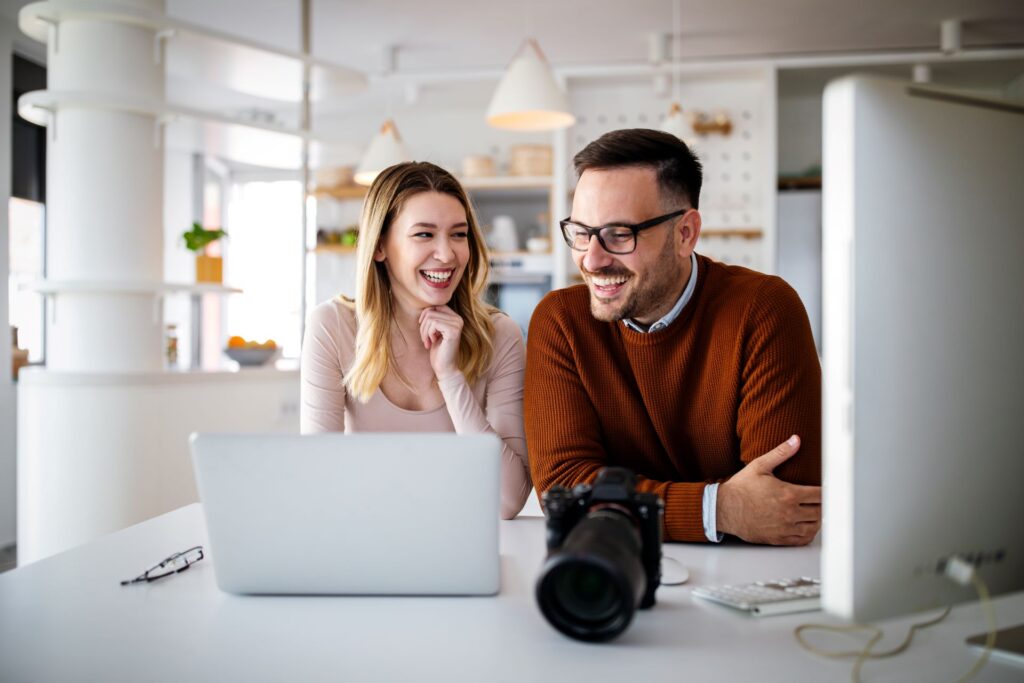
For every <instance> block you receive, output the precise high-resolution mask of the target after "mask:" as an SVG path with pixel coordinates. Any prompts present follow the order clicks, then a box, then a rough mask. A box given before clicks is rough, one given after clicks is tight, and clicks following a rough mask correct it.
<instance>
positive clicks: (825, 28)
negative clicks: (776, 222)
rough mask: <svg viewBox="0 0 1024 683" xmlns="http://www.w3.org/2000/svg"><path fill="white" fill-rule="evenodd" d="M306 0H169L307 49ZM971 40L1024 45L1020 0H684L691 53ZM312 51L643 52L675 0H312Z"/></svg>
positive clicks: (450, 54) (476, 57)
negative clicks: (951, 31) (946, 25)
mask: <svg viewBox="0 0 1024 683" xmlns="http://www.w3.org/2000/svg"><path fill="white" fill-rule="evenodd" d="M299 5H300V3H299V1H298V0H295V1H294V2H288V1H287V0H256V1H253V0H218V1H216V2H211V1H210V0H168V1H167V11H168V13H169V14H172V15H175V16H179V17H180V18H183V19H188V20H191V21H196V22H200V23H207V24H210V25H213V26H216V27H218V28H220V29H221V30H224V31H238V32H241V33H244V34H246V35H250V36H252V37H257V38H259V39H262V40H265V41H267V42H271V43H274V44H277V45H280V46H283V47H290V48H293V49H299V47H300V27H299V22H300V18H299V10H298V8H299ZM950 18H959V19H962V20H963V21H964V31H963V42H964V46H965V47H979V46H993V45H999V46H1002V45H1015V46H1018V47H1024V2H1021V0H898V1H896V2H894V1H893V0H858V1H857V2H850V1H849V0H760V1H757V2H751V1H750V0H680V22H679V23H680V27H681V29H682V31H681V34H682V41H681V43H680V47H681V53H682V56H683V57H684V58H698V57H722V56H762V55H783V54H800V53H823V52H851V51H863V50H885V51H890V50H910V49H934V48H936V47H937V46H938V42H939V25H940V22H941V21H942V20H943V19H950ZM312 26H313V40H312V49H313V52H314V53H315V54H316V55H317V56H319V57H321V58H323V59H326V60H329V61H333V62H337V63H339V64H344V65H347V66H352V67H355V68H358V69H360V70H363V71H366V72H367V73H377V72H379V71H381V70H383V69H384V68H385V65H386V57H385V48H386V46H393V47H395V48H396V54H395V66H396V68H397V70H398V71H402V72H415V71H447V70H458V69H473V68H501V67H503V66H505V65H506V64H507V63H508V61H509V60H510V59H511V57H512V55H513V53H514V52H515V51H516V49H517V48H518V47H519V45H520V43H521V42H522V40H523V38H524V37H526V36H533V37H535V38H537V39H538V40H539V42H540V44H541V45H542V47H543V49H544V51H545V52H546V54H547V56H548V58H549V59H550V61H551V62H552V63H553V64H555V65H557V66H568V65H576V64H609V63H629V62H642V61H645V60H646V59H647V54H648V47H647V46H648V42H647V41H648V35H649V34H651V33H666V32H670V31H671V27H672V0H628V1H626V0H548V1H545V2H540V1H538V0H523V1H521V2H518V3H512V2H497V1H495V0H428V1H424V0H313V2H312Z"/></svg>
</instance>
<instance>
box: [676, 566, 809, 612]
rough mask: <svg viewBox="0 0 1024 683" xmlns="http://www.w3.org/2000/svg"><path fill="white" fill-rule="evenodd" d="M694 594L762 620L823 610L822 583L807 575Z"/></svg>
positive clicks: (723, 587)
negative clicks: (775, 616)
mask: <svg viewBox="0 0 1024 683" xmlns="http://www.w3.org/2000/svg"><path fill="white" fill-rule="evenodd" d="M693 594H694V595H696V596H697V597H699V598H704V599H705V600H711V601H713V602H717V603H719V604H722V605H728V606H729V607H732V608H735V609H739V610H744V611H746V612H750V613H752V614H756V615H757V616H760V617H764V616H769V615H772V614H791V613H793V612H813V611H814V610H819V609H821V581H819V580H818V579H809V578H807V577H806V576H802V577H800V578H799V579H783V580H780V581H758V582H757V583H747V584H743V585H739V586H709V587H697V588H694V589H693Z"/></svg>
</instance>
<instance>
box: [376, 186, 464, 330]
mask: <svg viewBox="0 0 1024 683" xmlns="http://www.w3.org/2000/svg"><path fill="white" fill-rule="evenodd" d="M469 253H470V249H469V223H468V222H467V219H466V210H465V209H464V208H463V206H462V203H461V202H459V200H458V199H456V198H455V197H452V196H451V195H448V194H443V193H440V192H421V193H419V194H417V195H413V196H412V197H410V198H409V199H408V200H406V202H405V205H404V206H403V207H402V210H401V211H400V212H399V214H398V216H396V217H395V219H394V221H392V224H391V225H390V226H389V227H388V229H387V232H386V233H385V234H384V236H383V237H382V238H381V241H380V244H378V245H377V251H376V252H375V253H374V259H375V260H376V261H378V262H381V263H383V264H384V266H385V267H386V268H387V271H388V279H389V280H390V282H391V292H392V296H393V297H394V299H395V303H396V304H398V305H399V306H401V307H402V308H405V309H407V310H420V309H424V308H427V307H429V306H444V305H446V304H447V303H448V302H449V301H450V300H451V298H452V296H453V295H454V294H455V289H456V287H458V285H459V281H460V280H461V279H462V275H463V273H464V272H465V270H466V265H467V264H468V263H469Z"/></svg>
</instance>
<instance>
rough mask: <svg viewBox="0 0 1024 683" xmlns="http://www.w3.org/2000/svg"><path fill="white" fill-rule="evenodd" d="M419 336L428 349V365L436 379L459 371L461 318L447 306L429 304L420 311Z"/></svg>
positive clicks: (441, 378) (446, 377)
mask: <svg viewBox="0 0 1024 683" xmlns="http://www.w3.org/2000/svg"><path fill="white" fill-rule="evenodd" d="M420 338H421V339H422V340H423V346H424V347H426V348H427V349H429V351H430V367H431V368H433V370H434V376H435V377H437V379H438V381H441V380H444V379H448V378H449V377H451V376H452V375H454V374H456V373H457V372H458V371H459V340H460V339H461V338H462V318H461V317H460V316H459V314H458V313H456V312H455V311H453V310H452V309H450V308H448V307H447V306H431V307H430V308H424V309H423V311H422V312H421V313H420Z"/></svg>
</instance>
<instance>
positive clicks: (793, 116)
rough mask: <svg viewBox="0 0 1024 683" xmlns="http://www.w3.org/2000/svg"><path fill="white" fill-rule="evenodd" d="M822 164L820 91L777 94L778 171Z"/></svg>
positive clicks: (796, 171)
mask: <svg viewBox="0 0 1024 683" xmlns="http://www.w3.org/2000/svg"><path fill="white" fill-rule="evenodd" d="M810 166H818V167H820V166H821V92H820V91H819V92H816V93H813V94H801V95H786V94H780V96H779V175H797V174H800V173H803V172H804V171H806V170H807V169H808V167H810Z"/></svg>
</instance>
